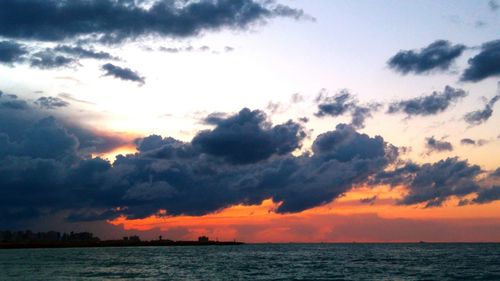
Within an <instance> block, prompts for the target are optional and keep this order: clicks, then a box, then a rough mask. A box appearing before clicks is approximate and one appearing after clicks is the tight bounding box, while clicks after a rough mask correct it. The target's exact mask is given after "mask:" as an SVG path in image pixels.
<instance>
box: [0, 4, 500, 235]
mask: <svg viewBox="0 0 500 281" xmlns="http://www.w3.org/2000/svg"><path fill="white" fill-rule="evenodd" d="M0 6H1V9H0V77H2V79H1V80H0V191H1V194H2V196H1V197H0V228H5V229H28V228H29V229H33V230H35V231H37V230H38V231H46V230H59V231H72V230H76V231H78V230H81V231H92V232H94V233H95V234H97V235H98V236H100V237H102V238H116V237H121V236H122V235H126V234H138V235H140V236H141V237H144V238H147V239H153V238H155V237H157V236H158V235H162V236H163V237H165V238H170V239H174V240H186V239H196V238H197V237H198V236H200V235H208V236H210V237H211V238H217V239H221V240H233V239H237V240H240V241H245V242H351V241H360V242H407V241H410V242H411V241H422V240H425V241H441V242H442V241H496V242H500V201H499V199H500V157H499V156H500V129H499V126H498V125H499V124H500V114H498V112H497V111H498V110H500V109H499V108H498V107H499V106H498V100H499V99H500V38H499V34H498V26H499V25H500V2H498V1H494V0H491V1H489V0H484V1H465V0H464V1H444V0H442V1H430V0H429V1H384V2H380V1H368V0H367V1H347V0H345V1H341V0H339V1H329V0H315V1H306V0H288V1H287V0H276V1H258V0H199V1H190V0H99V1H98V0H85V1H84V0H75V1H63V2H61V1H55V0H43V1H42V0H5V1H2V3H1V4H0Z"/></svg>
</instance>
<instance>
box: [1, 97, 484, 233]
mask: <svg viewBox="0 0 500 281" xmlns="http://www.w3.org/2000/svg"><path fill="white" fill-rule="evenodd" d="M4 96H5V95H2V96H0V99H4V98H6V97H4ZM10 99H13V98H12V97H10ZM45 112H46V111H37V110H36V108H32V107H31V106H29V107H28V109H26V110H14V109H10V108H9V109H7V108H4V109H2V108H0V192H1V194H2V196H0V223H2V225H12V223H19V222H20V221H25V220H29V219H35V220H36V219H39V218H41V217H46V216H48V215H51V214H64V215H65V216H66V217H67V219H68V220H70V221H94V220H105V219H113V218H116V217H118V216H124V217H126V218H129V219H134V218H145V217H148V216H151V215H165V213H163V214H161V213H160V212H161V210H166V212H167V213H166V214H167V215H169V216H176V215H196V216H198V215H204V214H208V213H213V212H216V211H218V210H221V209H223V208H226V207H229V206H233V205H236V204H243V205H257V204H260V203H261V202H262V201H263V200H265V199H269V198H271V199H272V200H273V201H274V202H279V203H280V204H279V207H278V208H277V209H276V210H275V212H278V213H294V212H300V211H303V210H307V209H310V208H313V207H317V206H321V205H324V204H327V203H329V202H331V201H332V200H335V199H337V198H339V197H340V196H342V195H343V194H345V193H346V192H348V191H349V190H351V189H352V188H353V187H357V186H360V185H364V184H370V183H372V184H389V185H391V186H396V185H403V186H406V187H407V188H408V191H409V192H408V194H407V195H406V196H405V197H404V198H403V199H402V200H401V201H400V204H420V203H423V204H426V205H427V206H429V207H430V206H438V205H440V204H441V203H442V202H444V200H446V199H447V198H450V197H453V196H456V197H459V198H461V197H464V196H467V195H470V194H476V195H477V196H478V198H479V196H480V195H479V194H480V192H481V191H483V190H487V188H488V187H485V188H483V187H481V185H480V183H479V181H478V179H477V177H478V175H479V174H480V173H481V172H482V171H481V169H480V168H479V167H478V166H474V165H470V164H468V163H467V161H461V160H458V159H457V158H449V159H447V160H443V161H440V162H437V163H434V164H422V165H417V164H413V163H406V164H404V166H402V167H399V168H396V169H394V170H388V169H389V168H390V167H391V168H392V167H394V166H395V165H400V164H401V160H400V159H399V158H398V149H397V148H395V147H394V146H392V145H390V144H388V143H387V142H385V141H384V139H383V138H382V137H381V136H375V137H370V136H368V135H366V134H361V133H359V132H357V131H356V129H355V128H354V127H353V126H352V125H346V124H340V125H338V126H337V127H336V128H335V129H334V130H332V131H328V132H325V133H323V134H320V135H319V136H318V137H317V138H316V139H315V140H314V142H313V144H312V151H311V153H305V154H302V155H297V154H295V153H294V154H292V152H294V150H295V149H296V148H298V147H300V144H301V141H302V139H303V138H304V135H303V134H302V127H300V126H299V125H297V124H296V123H294V122H291V121H289V122H286V123H284V124H278V125H273V124H271V123H270V122H269V121H267V120H268V119H267V116H266V115H265V114H264V113H263V112H262V111H259V110H253V111H252V110H249V109H246V108H245V109H242V110H241V111H240V112H238V113H237V114H233V115H224V114H219V117H218V118H215V119H214V120H213V121H212V122H211V124H212V125H213V126H214V128H213V129H210V130H205V131H201V132H198V134H196V136H195V137H194V138H193V140H191V141H190V142H185V141H180V140H176V139H174V138H170V137H166V138H164V137H161V136H159V135H151V136H148V137H145V138H141V139H137V140H136V145H137V151H138V152H137V153H134V154H129V155H126V156H122V155H121V156H118V157H117V159H116V161H115V162H114V163H112V164H111V163H110V162H108V161H106V160H103V159H100V158H90V157H88V156H86V153H82V151H84V152H85V151H86V150H87V149H88V148H89V146H90V145H92V144H93V143H98V142H99V136H98V135H97V134H92V133H91V132H89V131H86V130H85V129H84V128H83V127H81V126H80V127H78V126H76V125H75V124H71V123H68V122H62V121H61V120H58V118H54V117H47V116H46V115H44V113H45ZM6 116H8V117H9V118H5V117H6ZM222 148H224V149H222ZM259 148H260V149H261V150H262V152H261V151H259ZM248 151H251V152H255V153H254V154H255V155H257V156H249V155H248ZM25 175H30V176H29V177H27V176H25ZM491 177H492V176H491ZM491 186H492V185H490V187H491ZM483 192H484V193H486V192H487V191H483ZM481 196H483V197H484V196H485V195H481ZM483 197H481V198H483ZM488 198H492V197H491V196H488ZM479 200H483V201H484V199H478V201H477V202H478V203H479ZM492 200H493V199H492ZM473 203H475V202H473Z"/></svg>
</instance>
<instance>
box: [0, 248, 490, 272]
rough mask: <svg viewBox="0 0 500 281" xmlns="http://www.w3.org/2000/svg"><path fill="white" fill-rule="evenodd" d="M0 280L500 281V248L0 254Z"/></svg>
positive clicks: (26, 251) (36, 251)
mask: <svg viewBox="0 0 500 281" xmlns="http://www.w3.org/2000/svg"><path fill="white" fill-rule="evenodd" d="M0 280H2V281H4V280H500V244H430V243H424V244H253V245H251V244H249V245H241V246H201V247H178V246H177V247H136V248H72V249H20V250H0Z"/></svg>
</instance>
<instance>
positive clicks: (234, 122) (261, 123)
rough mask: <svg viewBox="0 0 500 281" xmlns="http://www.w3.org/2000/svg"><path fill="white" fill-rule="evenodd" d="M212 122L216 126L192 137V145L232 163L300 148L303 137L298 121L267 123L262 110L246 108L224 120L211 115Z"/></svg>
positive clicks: (262, 157) (253, 160)
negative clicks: (278, 123) (279, 123)
mask: <svg viewBox="0 0 500 281" xmlns="http://www.w3.org/2000/svg"><path fill="white" fill-rule="evenodd" d="M209 117H210V116H209ZM211 122H212V123H214V124H216V127H215V128H214V129H213V130H207V131H202V132H200V133H198V134H197V135H196V136H195V137H194V139H193V145H194V146H195V147H198V148H199V149H200V150H201V151H202V152H204V153H207V154H209V155H214V156H219V157H223V158H225V159H226V160H228V161H230V162H232V163H235V164H246V163H252V162H257V161H260V160H264V159H267V158H269V157H270V156H272V155H284V154H288V153H290V152H292V151H294V150H295V149H297V148H300V145H301V141H302V139H303V138H304V137H305V133H304V131H303V130H302V127H301V126H300V125H299V124H297V123H294V122H292V121H288V122H287V123H284V124H281V125H276V126H271V125H270V124H268V123H267V120H266V115H265V113H264V112H262V111H259V110H254V111H251V110H249V109H248V108H244V109H242V110H241V111H240V112H239V113H238V114H236V115H234V116H230V117H229V118H226V119H219V120H217V119H214V118H211Z"/></svg>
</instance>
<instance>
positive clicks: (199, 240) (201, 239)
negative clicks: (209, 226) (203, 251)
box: [198, 236, 210, 243]
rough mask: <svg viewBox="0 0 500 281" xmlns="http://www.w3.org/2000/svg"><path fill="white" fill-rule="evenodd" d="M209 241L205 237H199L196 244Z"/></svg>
mask: <svg viewBox="0 0 500 281" xmlns="http://www.w3.org/2000/svg"><path fill="white" fill-rule="evenodd" d="M208 241H210V240H209V239H208V237H207V236H200V237H198V242H200V243H208Z"/></svg>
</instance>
